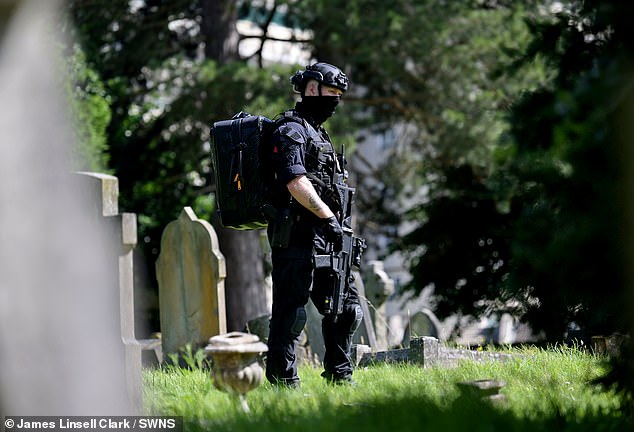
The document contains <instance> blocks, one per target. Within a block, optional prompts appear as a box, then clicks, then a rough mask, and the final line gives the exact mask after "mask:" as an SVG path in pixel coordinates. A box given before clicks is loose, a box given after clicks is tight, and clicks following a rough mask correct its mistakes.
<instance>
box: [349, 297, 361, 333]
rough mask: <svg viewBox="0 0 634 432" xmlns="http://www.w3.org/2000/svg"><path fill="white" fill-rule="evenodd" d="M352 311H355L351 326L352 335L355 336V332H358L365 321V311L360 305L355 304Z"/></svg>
mask: <svg viewBox="0 0 634 432" xmlns="http://www.w3.org/2000/svg"><path fill="white" fill-rule="evenodd" d="M352 310H353V311H354V319H353V321H352V325H351V326H350V334H354V332H356V331H357V329H358V328H359V325H360V324H361V320H362V319H363V310H362V309H361V306H360V305H358V304H355V305H354V306H353V308H352Z"/></svg>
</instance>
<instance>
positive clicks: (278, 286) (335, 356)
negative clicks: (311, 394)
mask: <svg viewBox="0 0 634 432" xmlns="http://www.w3.org/2000/svg"><path fill="white" fill-rule="evenodd" d="M303 230H310V233H311V235H312V236H313V241H312V243H308V244H304V245H301V244H297V243H298V242H297V240H298V239H301V238H307V237H308V236H306V231H303ZM271 231H272V227H269V233H270V232H271ZM293 231H294V237H293V238H294V240H295V241H294V242H292V243H291V245H290V246H288V247H285V248H272V262H273V272H272V279H273V308H272V314H271V322H270V329H269V340H268V348H269V351H268V353H267V362H266V377H267V379H268V380H269V381H270V382H272V383H283V384H288V385H297V384H298V383H299V377H298V375H297V358H296V355H295V349H296V348H297V344H298V342H299V337H300V334H301V332H302V330H303V328H304V325H305V324H306V309H305V305H306V303H308V300H309V298H311V297H312V299H313V303H314V304H315V306H317V309H318V310H319V309H320V305H321V304H323V297H324V296H326V295H328V293H330V292H331V291H332V289H333V285H332V284H333V277H332V274H331V273H330V272H329V271H328V270H327V269H318V270H314V269H313V250H314V249H316V250H317V252H318V253H319V252H321V251H320V249H321V248H322V246H323V240H322V238H321V236H320V235H319V233H318V232H317V233H315V232H314V229H313V227H312V226H311V225H309V224H302V225H299V226H294V227H293ZM298 231H299V232H298ZM269 239H270V237H269ZM346 288H347V289H346V293H345V299H344V307H343V313H342V314H341V315H339V316H338V318H337V320H336V321H335V320H334V319H333V317H332V316H330V315H326V316H324V317H323V319H322V333H323V337H324V344H325V348H326V353H325V356H324V376H325V377H327V378H329V379H335V380H336V379H348V378H350V376H351V375H352V362H351V360H350V349H351V346H352V336H353V335H354V332H355V331H356V329H357V328H358V326H359V323H360V322H361V318H362V313H361V307H360V306H359V298H358V293H357V290H356V287H355V286H354V283H351V282H350V281H348V284H347V287H346ZM320 312H322V311H321V310H320Z"/></svg>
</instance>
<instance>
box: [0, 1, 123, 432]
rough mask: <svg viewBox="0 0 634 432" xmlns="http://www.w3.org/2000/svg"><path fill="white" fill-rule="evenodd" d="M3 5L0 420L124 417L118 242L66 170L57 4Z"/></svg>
mask: <svg viewBox="0 0 634 432" xmlns="http://www.w3.org/2000/svg"><path fill="white" fill-rule="evenodd" d="M0 4H1V6H0V95H2V96H1V97H0V130H1V131H2V133H1V134H0V144H1V147H2V157H0V239H1V240H2V241H1V242H0V299H1V301H0V365H1V367H0V413H2V415H20V414H25V415H26V414H31V415H38V416H59V415H64V416H88V415H93V416H94V415H97V414H100V415H108V416H117V415H131V414H133V409H134V407H133V406H131V405H132V404H131V401H130V400H129V399H128V398H127V395H126V383H125V366H124V346H123V344H122V343H121V334H120V325H119V316H118V311H119V292H118V290H117V277H118V275H117V274H116V268H113V267H112V264H113V263H114V262H115V258H116V256H117V250H116V245H115V244H114V242H113V239H112V236H111V235H109V233H108V232H107V231H106V230H105V229H104V226H103V225H104V223H103V218H100V217H96V215H95V214H94V213H93V212H90V211H89V209H88V205H87V202H86V201H85V199H84V198H85V197H84V196H83V195H82V194H83V191H82V189H81V185H80V184H79V182H80V178H79V177H78V176H76V175H73V174H71V173H70V171H71V169H70V167H69V165H68V155H69V153H70V151H71V148H72V142H73V134H72V131H71V127H70V124H69V121H68V120H69V118H68V113H67V111H66V108H67V105H66V100H65V96H67V95H66V92H65V91H64V88H63V87H64V86H63V85H60V84H61V83H63V82H67V77H62V76H60V74H59V73H60V72H61V69H62V68H61V67H60V63H59V61H60V59H59V53H60V50H59V48H60V47H59V41H58V40H57V38H56V35H55V33H56V31H57V30H59V28H60V26H59V18H60V14H59V12H60V10H61V8H62V7H63V4H62V2H61V1H57V0H47V1H39V0H2V1H0ZM3 425H5V423H4V421H3ZM7 425H8V423H7ZM2 429H3V430H4V427H3V428H2ZM7 429H8V428H7Z"/></svg>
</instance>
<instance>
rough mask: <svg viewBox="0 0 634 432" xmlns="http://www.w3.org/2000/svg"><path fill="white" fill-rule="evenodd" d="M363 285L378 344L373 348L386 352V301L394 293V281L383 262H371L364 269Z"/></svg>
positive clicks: (369, 317) (368, 316)
mask: <svg viewBox="0 0 634 432" xmlns="http://www.w3.org/2000/svg"><path fill="white" fill-rule="evenodd" d="M363 285H364V288H365V296H366V298H367V300H368V302H369V303H370V307H369V308H368V309H369V310H368V315H367V320H368V321H370V322H371V323H372V326H373V328H374V333H375V335H376V342H375V344H374V345H373V346H372V347H373V348H374V349H378V350H385V349H387V348H388V345H389V343H388V340H389V335H388V325H387V313H386V310H385V301H386V300H387V298H388V297H389V296H390V295H392V293H393V292H394V281H393V280H392V279H391V278H390V277H389V276H388V274H387V273H386V272H385V269H384V268H383V262H382V261H370V262H368V264H367V266H366V267H365V268H364V272H363ZM366 343H367V342H366Z"/></svg>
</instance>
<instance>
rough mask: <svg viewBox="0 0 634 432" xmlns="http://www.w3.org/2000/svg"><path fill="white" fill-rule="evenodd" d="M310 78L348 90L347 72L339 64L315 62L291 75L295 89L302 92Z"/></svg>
mask: <svg viewBox="0 0 634 432" xmlns="http://www.w3.org/2000/svg"><path fill="white" fill-rule="evenodd" d="M309 79H314V80H315V81H317V82H319V83H321V84H325V85H328V86H331V87H335V88H338V89H339V90H341V91H344V92H345V91H346V90H348V77H347V76H346V74H345V73H343V72H342V71H341V69H339V68H338V67H337V66H333V65H331V64H329V63H321V62H320V63H314V64H312V65H309V66H306V69H305V70H303V71H297V72H295V74H294V75H293V76H292V77H291V84H292V85H293V89H294V90H295V91H296V92H298V93H302V92H303V91H304V88H305V87H306V83H307V82H308V80H309Z"/></svg>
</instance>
